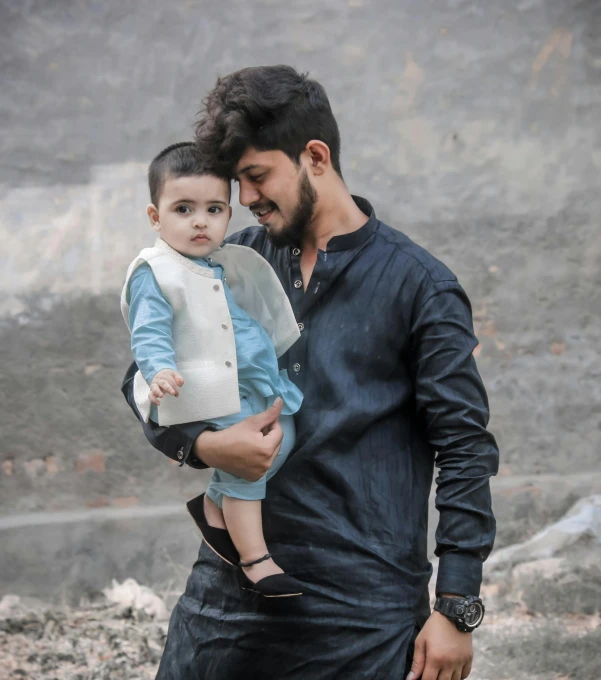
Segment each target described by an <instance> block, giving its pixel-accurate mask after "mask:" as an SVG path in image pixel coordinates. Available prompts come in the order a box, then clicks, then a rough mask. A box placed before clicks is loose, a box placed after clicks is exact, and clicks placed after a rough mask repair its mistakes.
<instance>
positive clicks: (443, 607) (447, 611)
mask: <svg viewBox="0 0 601 680" xmlns="http://www.w3.org/2000/svg"><path fill="white" fill-rule="evenodd" d="M434 611H437V612H440V613H441V614H444V616H446V617H447V619H449V620H450V621H452V622H453V623H454V624H455V626H456V627H457V630H460V631H461V632H462V633H469V632H471V631H472V630H476V628H478V626H479V625H480V624H481V623H482V619H483V618H484V605H483V604H482V600H481V599H480V598H479V597H475V596H473V595H471V596H470V597H437V598H436V603H435V604H434Z"/></svg>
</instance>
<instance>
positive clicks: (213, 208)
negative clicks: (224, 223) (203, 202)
mask: <svg viewBox="0 0 601 680" xmlns="http://www.w3.org/2000/svg"><path fill="white" fill-rule="evenodd" d="M209 212H210V213H211V214H212V215H217V214H219V213H220V212H221V208H220V207H219V206H218V205H212V206H211V207H210V208H209Z"/></svg>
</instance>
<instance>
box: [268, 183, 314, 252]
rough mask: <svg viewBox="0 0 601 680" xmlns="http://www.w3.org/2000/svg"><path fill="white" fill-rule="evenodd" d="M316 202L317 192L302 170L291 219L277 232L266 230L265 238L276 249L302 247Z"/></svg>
mask: <svg viewBox="0 0 601 680" xmlns="http://www.w3.org/2000/svg"><path fill="white" fill-rule="evenodd" d="M316 202H317V192H316V191H315V189H314V188H313V187H312V186H311V182H309V177H308V176H307V171H306V170H303V173H302V175H301V179H300V182H299V185H298V203H297V204H296V207H295V208H294V212H293V213H292V217H291V218H290V220H288V221H285V222H284V225H283V226H282V228H281V229H279V230H278V231H274V230H272V229H269V228H268V229H267V236H268V238H269V240H270V241H271V242H272V243H273V245H274V246H275V247H276V248H287V247H289V246H300V245H302V241H303V236H304V235H305V234H306V233H307V230H308V228H309V225H310V224H311V220H312V219H313V212H314V210H315V203H316ZM280 214H281V213H280Z"/></svg>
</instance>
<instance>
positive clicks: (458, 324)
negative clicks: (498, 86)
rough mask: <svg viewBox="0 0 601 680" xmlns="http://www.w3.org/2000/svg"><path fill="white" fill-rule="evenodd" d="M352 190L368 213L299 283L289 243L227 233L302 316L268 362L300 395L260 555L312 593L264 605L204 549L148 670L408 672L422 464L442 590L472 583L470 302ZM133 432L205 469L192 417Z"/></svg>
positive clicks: (480, 420)
mask: <svg viewBox="0 0 601 680" xmlns="http://www.w3.org/2000/svg"><path fill="white" fill-rule="evenodd" d="M355 201H356V203H357V205H358V206H359V208H360V209H361V210H362V211H363V212H364V213H365V214H367V215H369V216H370V217H369V219H368V221H367V222H366V224H365V225H364V226H363V227H361V229H359V230H358V231H355V232H353V233H351V234H345V235H342V236H336V237H334V238H332V239H331V240H330V241H329V243H328V246H327V250H326V251H319V254H318V258H317V263H316V265H315V269H314V270H313V273H312V275H311V280H310V282H309V285H308V286H307V290H306V292H305V291H304V290H303V286H302V276H301V269H300V254H301V253H300V251H299V250H298V249H293V248H289V249H279V250H278V249H276V248H274V247H273V246H272V245H271V243H270V241H269V239H268V238H267V236H266V232H265V230H264V229H263V228H262V227H250V228H249V229H245V230H244V231H242V232H239V233H238V234H235V235H233V236H232V237H230V238H229V239H228V242H229V243H237V244H242V245H245V246H249V247H251V248H253V249H255V250H256V251H257V252H259V253H260V254H261V255H263V257H265V258H266V259H267V260H268V261H269V262H270V263H271V265H272V266H273V268H274V270H275V272H276V273H277V275H278V277H279V278H280V280H281V282H282V284H283V286H284V289H285V290H286V292H287V294H288V296H289V297H290V300H291V302H292V307H293V309H294V312H295V315H296V318H297V321H298V322H299V327H300V328H301V338H300V340H299V341H298V342H297V343H296V344H295V345H294V346H293V347H292V348H291V349H290V350H289V352H288V353H287V354H286V355H285V356H284V357H283V359H282V362H281V367H282V368H284V367H285V368H287V369H288V372H289V375H290V377H291V379H292V380H293V381H294V382H295V383H296V384H297V385H298V386H299V387H300V389H301V390H302V391H303V393H304V402H303V406H302V408H301V410H300V412H299V413H298V414H297V416H296V430H297V442H296V447H295V449H294V451H293V452H292V454H291V456H290V458H289V459H288V461H287V462H286V463H285V465H284V467H283V468H282V470H281V471H280V472H279V473H278V474H277V475H276V476H275V477H274V478H273V479H272V480H271V481H270V482H269V484H268V486H267V498H266V500H265V502H264V509H263V516H264V531H265V538H266V541H267V545H268V546H269V549H270V552H271V553H272V554H273V555H274V558H275V559H276V561H277V563H278V564H280V565H281V566H282V568H283V569H285V570H286V572H288V573H290V574H291V575H293V576H295V577H297V578H298V579H299V580H301V581H302V582H303V583H305V584H306V585H307V586H308V587H309V589H310V593H309V594H305V595H303V596H302V597H300V598H289V599H283V600H279V601H277V604H274V602H275V601H273V600H272V601H270V600H265V599H263V598H261V597H260V596H258V595H254V594H250V593H248V592H246V591H241V590H240V589H239V587H238V585H237V582H236V574H235V571H236V570H235V568H234V567H229V566H228V565H227V564H225V563H224V562H222V561H221V560H219V558H217V557H216V556H215V555H214V554H213V553H212V552H211V551H210V550H209V549H207V548H206V547H201V549H200V553H199V557H198V561H197V562H196V563H195V565H194V569H193V571H192V574H191V576H190V578H189V580H188V584H187V587H186V592H185V593H184V595H182V597H181V598H180V600H179V602H178V604H177V606H176V608H175V609H174V612H173V615H172V618H171V623H170V629H169V636H168V641H167V645H166V648H165V653H164V655H163V659H162V662H161V666H160V670H159V675H158V678H160V679H161V680H167V679H169V680H171V679H173V680H176V679H177V680H192V679H193V678H202V679H203V680H222V679H224V680H235V679H237V678H245V679H246V678H261V680H280V679H281V680H284V679H285V680H292V679H294V680H307V679H309V678H310V679H311V680H333V679H334V678H341V679H345V680H352V679H354V678H370V679H371V678H382V679H387V680H388V679H389V678H390V679H392V678H394V679H396V678H403V677H404V675H403V674H404V673H406V672H407V671H408V666H407V664H408V662H409V661H410V657H411V646H412V643H413V640H414V639H415V635H416V634H417V631H418V630H419V628H420V627H421V625H422V624H423V622H424V620H425V619H426V618H427V616H428V614H429V605H428V595H427V586H428V581H429V578H430V574H431V566H430V564H429V562H428V559H427V554H426V527H427V520H428V517H427V516H428V495H429V491H430V488H431V485H432V476H433V470H434V465H435V464H436V466H437V467H438V468H439V474H438V477H437V479H436V482H437V485H438V486H437V494H436V505H437V507H438V509H439V511H440V521H439V524H438V530H437V533H436V541H437V548H436V554H437V555H439V556H440V565H439V571H438V581H437V592H446V593H457V594H466V595H477V594H478V592H479V588H480V581H481V576H482V562H483V560H485V559H486V557H487V556H488V554H489V552H490V550H491V549H492V545H493V540H494V534H495V521H494V517H493V514H492V511H491V500H490V489H489V477H490V475H492V474H495V472H496V471H497V465H498V450H497V446H496V443H495V440H494V438H493V436H492V435H491V434H490V433H489V432H488V431H487V430H486V426H487V423H488V402H487V398H486V393H485V390H484V387H483V385H482V381H481V379H480V376H479V374H478V371H477V369H476V364H475V361H474V358H473V355H472V351H473V349H474V347H475V346H476V344H477V340H476V338H475V336H474V333H473V329H472V319H471V308H470V304H469V301H468V299H467V297H466V295H465V293H464V291H463V289H462V288H461V286H460V285H459V283H458V282H457V279H456V278H455V276H454V275H453V274H452V272H450V271H449V270H448V269H447V268H446V267H445V266H444V265H443V264H442V263H441V262H439V261H438V260H436V259H435V258H434V257H432V255H430V254H429V253H428V252H426V251H425V250H424V249H423V248H420V247H419V246H417V245H416V244H415V243H413V242H412V241H411V240H410V239H409V238H407V237H406V236H405V235H403V234H402V233H400V232H398V231H396V230H394V229H392V228H390V227H388V226H387V225H385V224H383V223H382V222H380V221H379V220H378V219H377V218H376V216H375V214H374V212H373V209H372V207H371V205H370V204H369V203H368V202H367V201H365V200H364V199H361V198H355ZM226 274H227V272H226ZM134 372H135V365H134V366H132V367H131V368H130V370H129V371H128V374H127V376H126V378H125V382H124V386H123V391H124V394H125V395H126V398H127V399H128V401H129V403H130V405H131V404H132V395H131V379H132V376H133V373H134ZM134 410H135V409H134ZM144 429H145V433H146V436H147V437H148V439H149V441H150V442H151V443H152V444H153V445H154V446H155V447H156V448H158V449H159V450H161V451H162V452H163V453H164V454H165V455H167V456H169V457H170V458H173V459H175V460H180V461H182V463H183V462H187V463H188V464H190V465H192V466H193V467H202V465H201V464H200V463H199V462H198V461H196V459H194V458H193V457H192V456H191V449H192V445H193V443H194V440H195V438H196V437H197V436H198V434H199V433H200V432H201V431H202V430H203V426H202V424H188V425H185V426H174V427H171V428H168V429H167V428H164V427H163V428H161V427H158V426H153V425H152V423H151V424H149V425H147V426H145V427H144Z"/></svg>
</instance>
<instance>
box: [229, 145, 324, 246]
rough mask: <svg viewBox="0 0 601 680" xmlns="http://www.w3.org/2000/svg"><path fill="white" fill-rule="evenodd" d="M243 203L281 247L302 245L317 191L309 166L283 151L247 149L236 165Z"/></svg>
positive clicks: (275, 243) (311, 216) (271, 238)
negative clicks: (298, 162) (291, 157)
mask: <svg viewBox="0 0 601 680" xmlns="http://www.w3.org/2000/svg"><path fill="white" fill-rule="evenodd" d="M236 179H237V180H238V182H239V184H240V203H241V204H242V205H243V206H246V207H247V208H249V209H250V211H251V212H252V213H253V214H254V215H255V217H256V218H257V220H258V221H259V224H262V225H263V226H264V227H265V229H266V230H267V235H268V236H269V238H270V240H271V241H272V243H273V244H274V245H275V246H276V247H278V248H284V247H286V246H291V245H300V244H301V242H302V237H303V235H304V234H305V233H306V231H307V229H308V228H309V225H310V224H311V221H312V219H313V212H314V207H315V203H316V201H317V192H316V191H315V189H314V188H313V186H312V185H311V182H310V180H309V176H308V174H307V170H306V168H305V167H304V166H303V164H302V162H301V165H296V164H295V163H294V162H293V161H292V160H290V158H289V157H288V156H287V155H286V154H285V153H284V152H283V151H257V150H256V149H252V148H251V149H247V151H246V152H245V153H244V155H243V156H242V158H240V160H239V161H238V164H237V166H236Z"/></svg>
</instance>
